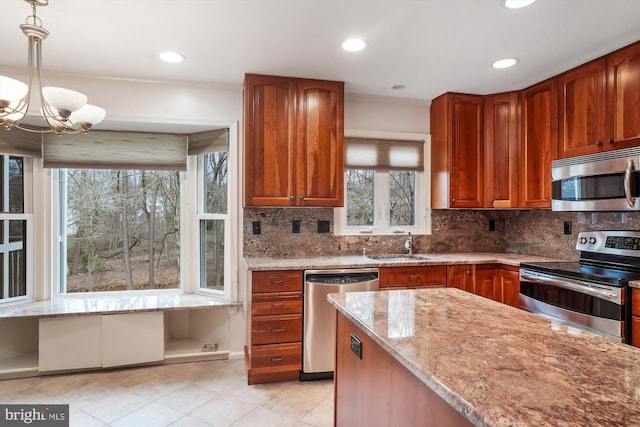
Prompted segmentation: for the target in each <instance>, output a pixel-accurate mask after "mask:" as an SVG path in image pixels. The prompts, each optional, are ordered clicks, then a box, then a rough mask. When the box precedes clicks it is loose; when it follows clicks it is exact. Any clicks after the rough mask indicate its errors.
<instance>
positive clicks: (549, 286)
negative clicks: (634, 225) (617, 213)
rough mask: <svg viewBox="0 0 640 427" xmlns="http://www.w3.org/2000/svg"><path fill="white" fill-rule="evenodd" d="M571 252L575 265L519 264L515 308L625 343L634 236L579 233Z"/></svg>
mask: <svg viewBox="0 0 640 427" xmlns="http://www.w3.org/2000/svg"><path fill="white" fill-rule="evenodd" d="M576 249H578V250H580V261H579V262H538V263H522V264H521V266H520V307H521V308H523V309H525V310H527V311H530V312H533V313H536V314H539V315H542V316H544V317H547V318H549V319H552V320H557V321H559V322H562V323H566V324H570V325H573V326H575V327H578V328H581V329H586V330H590V331H592V332H595V333H597V334H599V335H602V336H605V337H608V338H611V339H614V340H616V341H620V342H628V343H630V342H631V291H630V288H629V281H631V280H640V232H637V231H592V232H582V233H580V234H579V235H578V242H577V244H576Z"/></svg>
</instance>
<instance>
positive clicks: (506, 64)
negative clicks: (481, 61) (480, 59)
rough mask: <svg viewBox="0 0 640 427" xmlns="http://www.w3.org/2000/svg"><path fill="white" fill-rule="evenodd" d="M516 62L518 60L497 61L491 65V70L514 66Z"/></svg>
mask: <svg viewBox="0 0 640 427" xmlns="http://www.w3.org/2000/svg"><path fill="white" fill-rule="evenodd" d="M517 62H518V60H517V59H515V58H505V59H500V60H499V61H496V62H494V63H493V64H491V66H492V67H493V68H509V67H513V66H514V65H516V63H517Z"/></svg>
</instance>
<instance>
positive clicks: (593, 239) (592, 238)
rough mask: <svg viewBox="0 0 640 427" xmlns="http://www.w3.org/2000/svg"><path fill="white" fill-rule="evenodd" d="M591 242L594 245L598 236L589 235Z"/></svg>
mask: <svg viewBox="0 0 640 427" xmlns="http://www.w3.org/2000/svg"><path fill="white" fill-rule="evenodd" d="M589 243H591V244H592V245H595V243H596V238H595V237H589Z"/></svg>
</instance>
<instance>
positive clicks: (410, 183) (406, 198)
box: [389, 171, 416, 226]
mask: <svg viewBox="0 0 640 427" xmlns="http://www.w3.org/2000/svg"><path fill="white" fill-rule="evenodd" d="M415 182H416V173H415V172H413V171H390V172H389V193H390V194H389V210H390V212H389V218H390V225H391V226H401V225H414V224H415V223H416V219H415V212H416V209H415V200H416V196H415V188H416V184H415Z"/></svg>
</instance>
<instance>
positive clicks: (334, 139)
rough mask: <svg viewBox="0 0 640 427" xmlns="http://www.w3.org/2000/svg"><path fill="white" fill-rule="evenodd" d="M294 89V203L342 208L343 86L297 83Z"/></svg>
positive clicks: (311, 82)
mask: <svg viewBox="0 0 640 427" xmlns="http://www.w3.org/2000/svg"><path fill="white" fill-rule="evenodd" d="M297 87H298V96H297V101H298V117H297V123H298V137H297V147H298V157H297V195H298V203H297V204H298V205H300V206H342V205H343V203H344V197H343V194H344V185H343V182H344V84H343V83H341V82H326V81H319V80H298V83H297Z"/></svg>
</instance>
